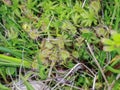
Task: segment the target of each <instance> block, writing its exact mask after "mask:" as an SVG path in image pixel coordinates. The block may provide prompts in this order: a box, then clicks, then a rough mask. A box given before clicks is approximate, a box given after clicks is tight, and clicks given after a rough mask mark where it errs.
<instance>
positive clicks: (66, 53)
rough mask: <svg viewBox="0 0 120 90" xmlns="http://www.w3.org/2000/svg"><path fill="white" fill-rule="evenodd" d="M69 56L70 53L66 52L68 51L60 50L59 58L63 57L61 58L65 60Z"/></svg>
mask: <svg viewBox="0 0 120 90" xmlns="http://www.w3.org/2000/svg"><path fill="white" fill-rule="evenodd" d="M69 57H70V53H69V52H68V51H66V50H61V58H62V59H63V60H66V59H67V58H69Z"/></svg>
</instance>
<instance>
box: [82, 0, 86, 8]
mask: <svg viewBox="0 0 120 90" xmlns="http://www.w3.org/2000/svg"><path fill="white" fill-rule="evenodd" d="M85 3H86V0H84V2H83V4H82V8H83V7H84V6H85Z"/></svg>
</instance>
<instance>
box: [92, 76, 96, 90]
mask: <svg viewBox="0 0 120 90" xmlns="http://www.w3.org/2000/svg"><path fill="white" fill-rule="evenodd" d="M95 82H96V75H95V77H94V80H93V86H92V90H95Z"/></svg>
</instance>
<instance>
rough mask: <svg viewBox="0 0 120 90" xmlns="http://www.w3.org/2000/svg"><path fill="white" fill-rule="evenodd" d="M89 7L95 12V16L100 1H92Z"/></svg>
mask: <svg viewBox="0 0 120 90" xmlns="http://www.w3.org/2000/svg"><path fill="white" fill-rule="evenodd" d="M90 7H91V8H92V9H94V11H95V12H96V14H97V13H98V11H99V10H100V1H99V0H95V1H92V2H91V4H90Z"/></svg>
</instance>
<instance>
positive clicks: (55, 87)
mask: <svg viewBox="0 0 120 90" xmlns="http://www.w3.org/2000/svg"><path fill="white" fill-rule="evenodd" d="M79 65H81V64H80V63H78V64H76V65H75V66H74V67H73V68H72V69H71V70H70V71H69V72H68V73H67V74H66V75H65V77H64V78H63V79H61V80H60V81H59V82H58V83H57V84H56V85H55V86H54V87H53V88H52V89H51V90H54V89H55V88H56V87H57V86H58V85H59V84H60V83H61V82H63V81H64V79H65V78H66V77H68V76H69V74H70V73H71V72H72V71H73V70H74V69H76V68H77V67H78V66H79Z"/></svg>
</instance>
